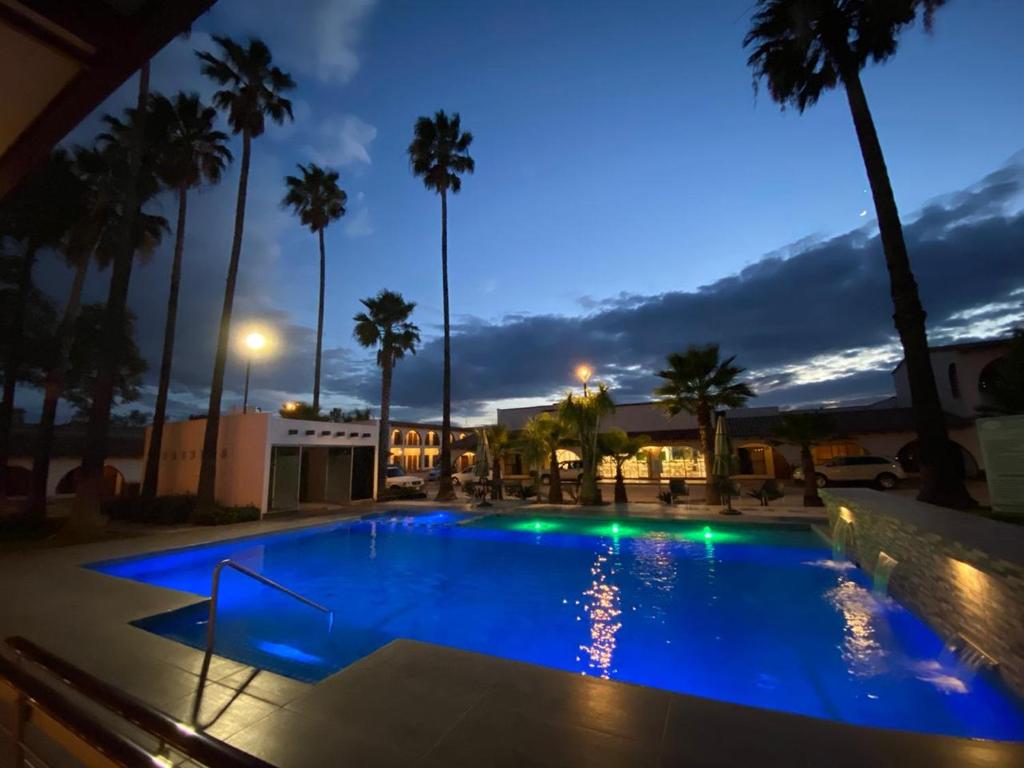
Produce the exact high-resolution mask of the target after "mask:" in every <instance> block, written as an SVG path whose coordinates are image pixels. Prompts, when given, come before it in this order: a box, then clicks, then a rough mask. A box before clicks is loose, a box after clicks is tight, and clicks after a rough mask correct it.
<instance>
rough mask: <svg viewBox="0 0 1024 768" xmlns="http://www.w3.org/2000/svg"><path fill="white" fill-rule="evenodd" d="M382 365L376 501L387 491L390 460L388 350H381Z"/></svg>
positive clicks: (389, 362) (389, 367) (389, 353)
mask: <svg viewBox="0 0 1024 768" xmlns="http://www.w3.org/2000/svg"><path fill="white" fill-rule="evenodd" d="M382 352H383V357H382V365H381V376H380V424H379V425H378V430H379V431H378V435H377V446H378V448H377V451H378V455H377V499H378V500H379V499H381V498H382V497H383V496H384V494H385V491H386V490H387V472H386V471H385V470H386V469H387V464H388V461H389V460H390V458H391V428H390V426H389V424H388V422H389V420H390V418H391V372H392V370H393V365H394V360H393V359H392V356H391V352H390V350H386V349H385V350H382Z"/></svg>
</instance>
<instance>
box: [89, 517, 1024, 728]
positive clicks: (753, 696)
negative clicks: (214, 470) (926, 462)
mask: <svg viewBox="0 0 1024 768" xmlns="http://www.w3.org/2000/svg"><path fill="white" fill-rule="evenodd" d="M587 525H589V526H590V527H589V528H588V527H587ZM613 526H614V527H613ZM226 557H230V558H232V559H234V560H236V561H238V562H240V563H242V564H244V565H247V566H249V567H250V568H253V569H255V570H257V571H259V572H260V573H263V574H265V575H266V576H268V577H270V578H271V579H274V580H276V581H279V582H281V583H282V584H284V585H286V586H288V587H290V588H292V589H295V590H297V591H298V592H300V593H302V594H304V595H306V596H308V597H310V598H311V599H313V600H316V601H318V602H320V603H323V604H325V605H327V606H328V607H330V608H331V609H333V610H334V611H335V615H334V618H333V622H329V621H328V620H327V619H326V617H325V616H324V615H323V614H321V613H318V612H317V611H315V610H312V609H310V608H309V607H308V606H304V605H301V604H299V603H297V602H295V601H293V600H290V599H289V598H287V597H285V596H283V595H281V594H279V593H277V592H275V591H273V590H270V589H268V588H266V587H264V586H261V585H259V584H258V583H256V582H254V581H253V580H251V579H247V578H246V577H244V576H242V575H240V574H238V573H236V572H233V571H230V570H227V571H225V572H224V576H223V580H222V585H221V607H220V611H221V613H220V619H219V620H218V635H217V652H218V653H219V654H221V655H223V656H227V657H229V658H234V659H237V660H240V661H244V662H247V663H250V664H253V665H255V666H259V667H262V668H265V669H270V670H273V671H276V672H279V673H282V674H286V675H290V676H292V677H296V678H299V679H302V680H307V681H315V680H319V679H321V678H323V677H324V676H326V675H328V674H331V673H332V672H335V671H337V670H339V669H341V668H342V667H345V666H346V665H348V664H350V663H352V662H353V661H355V660H356V659H359V658H361V657H363V656H365V655H367V654H369V653H372V652H373V651H374V650H376V649H377V648H379V647H381V646H382V645H384V644H385V643H387V642H389V641H390V640H392V639H394V638H400V637H401V638H412V639H416V640H423V641H427V642H431V643H439V644H441V645H447V646H452V647H456V648H462V649H465V650H470V651H477V652H481V653H488V654H492V655H495V656H502V657H505V658H509V659H516V660H519V661H526V662H532V663H535V664H542V665H545V666H549V667H555V668H558V669H563V670H569V671H571V672H576V673H580V674H584V675H593V676H598V677H605V678H611V679H616V680H623V681H628V682H632V683H639V684H642V685H648V686H652V687H656V688H663V689H668V690H672V691H677V692H681V693H688V694H695V695H698V696H706V697H709V698H714V699H720V700H724V701H731V702H737V703H741V704H748V705H753V706H758V707H767V708H770V709H777V710H783V711H787V712H795V713H800V714H805V715H812V716H815V717H823V718H830V719H834V720H841V721H844V722H849V723H856V724H861V725H871V726H879V727H887V728H899V729H904V730H911V731H921V732H929V733H944V734H950V735H957V736H970V737H980V738H993V739H1024V707H1022V704H1021V702H1020V701H1018V700H1016V699H1015V698H1014V697H1012V696H1011V695H1010V694H1009V693H1008V692H1006V691H1005V690H1004V689H1003V688H1002V687H1001V686H1000V685H999V683H998V681H996V680H995V679H991V678H989V677H987V676H985V675H980V674H977V675H976V674H972V673H971V672H970V671H969V670H967V669H966V668H964V667H963V666H961V665H960V664H959V663H958V662H957V661H956V659H955V658H953V657H951V656H950V655H949V654H948V653H947V652H946V651H945V650H944V647H943V644H942V642H941V640H940V639H939V637H938V636H936V635H935V633H933V632H932V631H931V630H930V629H929V628H928V627H927V626H926V625H925V624H924V623H923V622H922V621H921V620H919V619H918V618H917V617H915V616H914V615H913V614H911V613H910V612H909V611H906V610H904V609H902V608H900V607H899V606H898V605H896V604H895V603H893V602H892V601H890V600H884V599H883V600H879V599H876V598H875V597H874V596H872V594H871V592H870V587H869V585H868V583H867V581H866V578H865V576H864V574H863V573H862V572H860V571H859V570H857V569H855V568H852V567H850V566H849V565H848V564H842V563H835V562H833V561H832V560H830V552H829V550H828V549H827V548H826V547H825V546H824V545H823V544H822V543H821V541H820V540H819V539H818V538H817V537H816V536H815V535H814V534H813V533H812V532H810V531H807V530H786V529H780V530H775V529H772V530H765V529H763V528H757V527H756V526H732V525H729V526H725V525H722V526H717V527H705V526H694V525H685V524H661V525H658V524H648V525H640V524H635V523H632V522H626V521H623V522H622V524H621V526H620V525H619V524H612V523H609V522H607V521H606V522H602V523H600V524H598V523H589V524H578V523H572V522H569V521H558V520H550V519H547V520H544V521H533V522H530V521H523V520H521V519H511V518H501V517H499V518H488V519H483V520H479V521H473V520H466V519H463V516H458V515H454V514H452V513H448V512H438V513H433V514H431V515H420V516H415V517H412V516H405V515H395V514H390V513H389V514H387V515H381V516H377V517H375V518H373V519H364V520H362V521H356V522H349V523H343V524H333V525H329V526H318V527H315V528H307V529H303V530H300V531H294V532H289V533H282V534H275V535H270V536H263V537H258V538H248V539H238V540H234V541H228V542H223V543H219V544H215V545H209V546H202V547H196V548H192V549H186V550H178V551H173V552H165V553H159V554H155V555H149V556H142V557H136V558H132V559H128V560H120V561H113V562H106V563H98V564H95V565H93V566H91V567H93V568H95V569H96V570H99V571H102V572H104V573H107V574H111V575H114V576H120V577H123V578H128V579H134V580H137V581H142V582H146V583H149V584H156V585H160V586H164V587H171V588H174V589H179V590H184V591H187V592H193V593H196V594H197V595H203V596H206V595H208V594H209V588H210V576H211V572H212V569H213V566H214V565H215V564H216V563H217V561H219V560H221V559H223V558H226ZM207 609H208V603H207V602H206V601H200V602H197V604H195V605H193V606H189V607H187V608H184V609H181V610H178V611H174V612H171V613H168V614H162V615H158V616H153V617H149V618H146V619H143V620H142V621H140V622H137V623H138V625H139V626H141V627H143V628H145V629H147V630H149V631H151V632H155V633H157V634H160V635H163V636H166V637H170V638H174V639H176V640H179V641H181V642H183V643H187V644H189V645H192V646H195V647H203V644H204V641H205V630H206V615H207Z"/></svg>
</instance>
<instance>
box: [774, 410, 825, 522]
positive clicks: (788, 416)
mask: <svg viewBox="0 0 1024 768" xmlns="http://www.w3.org/2000/svg"><path fill="white" fill-rule="evenodd" d="M835 433H836V420H835V419H834V418H833V417H832V416H831V415H830V414H827V413H820V412H816V411H809V412H802V413H785V414H783V415H782V417H781V418H780V419H779V420H778V422H777V423H776V424H775V426H773V427H772V436H773V437H774V438H775V439H776V440H777V441H779V442H780V443H786V444H788V445H798V446H800V467H801V468H802V470H803V474H804V506H805V507H820V506H822V501H821V498H820V497H819V496H818V479H817V475H816V473H815V471H814V456H813V454H812V453H811V449H812V448H813V447H814V446H815V445H817V444H818V443H820V442H822V441H824V440H828V439H829V438H831V437H832V436H834V435H835Z"/></svg>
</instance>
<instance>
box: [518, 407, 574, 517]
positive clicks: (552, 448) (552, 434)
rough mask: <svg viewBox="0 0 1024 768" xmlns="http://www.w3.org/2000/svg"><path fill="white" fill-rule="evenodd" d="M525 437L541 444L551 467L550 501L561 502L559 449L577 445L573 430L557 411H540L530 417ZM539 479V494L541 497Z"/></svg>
mask: <svg viewBox="0 0 1024 768" xmlns="http://www.w3.org/2000/svg"><path fill="white" fill-rule="evenodd" d="M523 439H524V440H527V441H529V442H530V443H532V444H536V445H538V446H539V448H540V450H541V452H542V454H543V457H544V459H545V460H546V461H547V462H548V465H549V467H550V469H549V470H548V471H549V474H548V503H549V504H561V503H562V501H563V498H562V476H561V473H560V472H559V468H558V449H559V448H568V447H569V446H571V445H575V442H574V438H573V430H572V427H571V425H569V424H568V423H567V422H566V421H565V420H564V419H562V418H560V417H559V416H558V414H556V413H540V414H538V415H536V416H534V417H533V418H532V419H530V420H529V421H528V422H527V423H526V426H525V427H524V428H523ZM537 479H538V486H537V496H538V499H539V498H540V484H539V480H540V477H538V478H537Z"/></svg>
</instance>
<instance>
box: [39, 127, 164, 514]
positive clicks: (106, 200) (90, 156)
mask: <svg viewBox="0 0 1024 768" xmlns="http://www.w3.org/2000/svg"><path fill="white" fill-rule="evenodd" d="M74 158H75V166H74V167H75V174H76V176H77V177H78V178H77V181H78V184H77V185H76V186H77V194H76V201H77V204H76V205H75V206H74V208H73V210H74V211H75V215H76V217H77V218H76V219H75V223H74V224H73V225H72V226H71V229H70V230H69V232H68V234H67V236H66V237H65V239H64V242H63V243H62V245H61V253H62V255H63V257H64V261H65V263H66V264H67V265H68V266H69V267H71V268H72V269H73V270H74V276H73V278H72V281H71V289H70V291H69V292H68V297H67V299H66V301H65V304H64V312H63V314H62V317H61V320H60V324H59V325H58V326H57V331H56V337H55V339H54V344H53V350H52V353H51V358H50V364H49V370H48V371H47V373H46V379H45V383H44V389H43V406H42V410H41V412H40V415H39V427H38V429H37V431H36V441H35V451H34V455H33V459H32V487H31V491H30V494H29V502H28V509H27V513H28V516H29V517H30V518H32V519H34V520H37V521H38V520H41V519H42V518H43V517H45V515H46V489H47V485H48V481H49V474H50V455H51V452H52V449H53V428H54V423H55V421H56V416H57V404H58V401H59V400H60V398H61V395H62V394H63V393H64V387H65V377H66V375H67V373H68V367H69V364H70V355H71V347H72V343H73V341H74V332H75V329H76V327H77V322H78V316H79V312H80V310H81V304H82V289H83V287H84V285H85V278H86V275H87V273H88V269H89V265H90V263H91V262H93V261H95V262H96V263H97V264H98V265H99V266H100V268H101V269H103V268H106V267H107V266H109V265H110V263H111V261H112V259H113V256H114V253H115V251H116V248H117V237H118V234H119V232H120V229H119V227H120V226H121V222H120V221H119V219H118V215H119V214H118V209H117V206H116V200H117V199H118V197H119V196H120V192H119V191H118V190H117V187H118V186H119V185H120V183H121V179H120V177H119V176H117V175H116V174H115V173H114V172H113V170H112V168H111V165H110V163H108V162H107V156H106V154H105V153H104V152H102V151H100V150H97V149H85V148H83V147H76V148H75V150H74ZM136 227H137V231H136V235H135V251H136V252H137V253H139V254H140V255H143V256H146V255H149V254H151V253H152V252H153V250H154V249H155V248H156V246H157V245H159V243H160V241H161V239H162V237H163V234H164V232H165V231H166V230H167V222H166V221H165V220H164V218H163V217H162V216H155V215H152V214H146V213H142V214H141V215H140V216H139V217H138V218H137V219H136Z"/></svg>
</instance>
